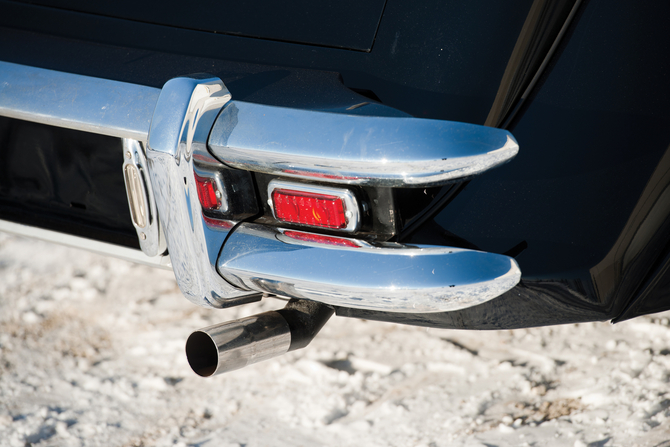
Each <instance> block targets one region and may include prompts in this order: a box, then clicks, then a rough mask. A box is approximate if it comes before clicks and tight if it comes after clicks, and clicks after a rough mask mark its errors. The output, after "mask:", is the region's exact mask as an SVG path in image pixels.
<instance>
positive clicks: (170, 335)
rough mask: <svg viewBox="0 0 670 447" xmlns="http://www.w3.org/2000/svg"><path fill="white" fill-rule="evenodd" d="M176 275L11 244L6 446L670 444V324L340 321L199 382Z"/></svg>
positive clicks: (0, 402)
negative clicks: (475, 327)
mask: <svg viewBox="0 0 670 447" xmlns="http://www.w3.org/2000/svg"><path fill="white" fill-rule="evenodd" d="M281 306H282V302H280V301H278V300H266V301H264V302H262V303H259V304H253V305H247V306H243V307H240V308H234V309H229V310H223V311H219V310H206V309H200V308H198V307H196V306H194V305H192V304H190V303H189V302H188V301H186V300H185V299H184V298H183V297H182V296H181V294H180V292H179V290H178V289H177V287H176V285H175V281H174V278H173V276H172V273H171V272H168V271H162V270H155V269H152V268H149V267H144V266H138V265H133V264H130V263H127V262H124V261H120V260H116V259H112V258H105V257H101V256H97V255H93V254H90V253H87V252H84V251H78V250H74V249H68V248H64V247H60V246H58V245H52V244H46V243H41V242H37V241H31V240H27V239H22V238H17V237H10V236H7V235H2V234H0V446H21V447H23V446H29V445H39V446H83V445H85V446H168V445H178V446H208V447H210V446H224V447H230V446H246V447H252V446H354V445H355V446H424V447H437V446H482V447H483V446H574V447H583V446H591V447H601V446H607V447H611V446H635V445H639V446H656V447H661V446H663V447H666V446H670V442H669V441H667V440H668V439H670V425H669V421H668V418H669V417H670V386H669V384H668V382H669V377H670V326H669V323H668V318H669V316H670V314H668V313H665V314H657V315H652V316H649V317H643V318H638V319H635V320H632V321H628V322H624V323H621V324H618V325H611V324H609V323H591V324H579V325H569V326H558V327H547V328H537V329H530V330H514V331H499V332H467V331H449V330H434V329H431V330H427V329H424V328H416V327H405V326H399V325H393V324H385V323H377V322H369V321H360V320H352V319H344V318H334V319H332V320H331V321H330V322H329V323H328V324H327V325H326V327H325V328H324V330H323V331H322V333H321V334H320V335H319V336H318V337H317V339H316V340H315V341H314V342H313V343H312V344H311V345H310V346H309V347H307V348H306V349H304V350H302V351H297V352H294V353H290V354H288V355H285V356H283V357H280V358H277V359H274V360H270V361H267V362H265V363H261V364H257V365H253V366H251V367H247V368H245V369H243V370H240V371H235V372H232V373H228V374H224V375H222V376H217V377H214V378H209V379H203V378H200V377H198V376H196V375H195V374H193V373H192V372H191V370H190V369H189V367H188V365H187V363H186V359H185V356H184V353H183V345H184V341H185V339H186V338H187V337H188V335H189V334H190V333H191V332H192V331H193V330H195V329H198V328H201V327H203V326H207V325H210V324H214V323H218V322H221V321H225V320H229V319H233V318H238V317H240V316H246V315H250V314H254V313H257V312H258V311H261V310H269V309H274V308H279V307H281Z"/></svg>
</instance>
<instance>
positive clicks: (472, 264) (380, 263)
mask: <svg viewBox="0 0 670 447" xmlns="http://www.w3.org/2000/svg"><path fill="white" fill-rule="evenodd" d="M0 115H2V116H8V117H12V118H17V119H23V120H28V121H35V122H40V123H44V124H49V125H54V126H61V127H67V128H71V129H78V130H83V131H87V132H94V133H100V134H105V135H111V136H116V137H120V138H126V139H130V140H134V141H135V142H136V143H133V142H132V141H127V144H126V146H127V147H133V148H136V149H134V150H139V151H142V149H144V150H145V151H146V160H144V161H141V163H146V166H142V171H146V172H147V177H142V178H141V180H142V181H144V182H146V184H145V191H149V192H150V193H147V194H146V195H145V196H144V197H145V200H147V201H148V202H149V203H147V204H146V209H147V210H151V209H153V210H155V211H153V212H154V213H157V215H158V216H157V217H158V219H156V220H154V222H155V228H153V229H152V231H151V232H145V231H144V230H143V229H142V228H139V227H138V225H136V229H137V231H138V236H139V237H140V238H144V239H141V246H142V247H143V249H144V250H145V253H146V254H148V255H155V254H156V247H161V240H162V239H161V238H163V237H164V238H165V240H166V241H167V249H168V252H169V255H170V259H171V263H172V268H173V270H174V272H175V276H176V278H177V282H178V284H179V287H180V288H181V290H182V292H183V293H184V295H185V296H186V297H187V298H189V299H190V300H191V301H193V302H195V303H197V304H200V305H205V306H210V307H225V306H229V305H233V304H239V303H241V302H246V301H249V300H254V299H258V298H259V294H260V293H265V292H267V293H273V294H278V295H282V296H286V297H293V298H306V299H311V300H315V301H320V302H323V303H327V304H330V305H335V306H343V307H356V308H362V309H374V310H381V311H389V312H441V311H450V310H455V309H461V308H464V307H470V306H474V305H476V304H479V303H482V302H485V301H488V300H490V299H492V298H495V297H496V296H499V295H500V294H502V293H504V292H505V291H507V290H509V289H511V288H512V287H514V285H516V284H517V283H518V282H519V280H520V277H521V272H520V271H519V268H518V265H517V264H516V262H515V261H514V260H513V259H511V258H509V257H507V256H504V255H498V254H492V253H484V252H479V251H474V250H465V249H460V248H453V247H442V246H408V245H403V244H389V243H380V244H370V243H366V242H362V241H356V240H354V239H348V240H350V241H354V243H353V245H354V246H351V245H352V244H349V246H337V245H331V244H328V243H319V242H308V241H305V240H301V239H295V238H291V237H288V236H287V235H286V234H285V233H284V231H283V230H282V228H274V227H269V226H261V225H257V224H252V223H244V220H245V219H246V218H247V217H248V216H251V215H253V214H254V213H255V212H256V211H257V210H258V204H257V203H255V194H254V193H253V181H252V180H251V174H250V171H256V172H264V173H271V174H275V175H278V176H283V177H292V178H299V179H301V180H304V181H309V180H318V181H321V182H328V183H335V184H357V185H371V186H384V187H401V186H404V187H410V186H411V187H418V186H434V185H440V184H444V183H447V182H451V181H455V180H459V179H463V178H465V177H470V176H473V175H477V174H480V173H483V172H485V171H487V170H488V169H491V168H493V167H495V166H497V165H499V164H501V163H505V162H507V161H509V160H511V159H512V158H513V157H514V156H515V155H516V153H517V152H518V145H517V144H516V141H515V140H514V138H513V137H512V136H511V134H509V133H508V132H506V131H504V130H500V129H493V128H488V127H483V126H475V125H471V124H464V123H453V122H446V121H437V120H424V119H417V118H405V117H400V118H399V117H378V116H352V115H347V114H340V113H326V112H314V111H304V110H296V109H286V108H280V107H270V106H264V105H257V104H251V103H244V102H241V101H232V100H231V96H230V94H229V92H228V90H227V89H226V87H225V85H223V82H221V80H219V79H217V78H176V79H173V80H171V81H169V82H168V83H167V84H166V85H165V86H164V87H163V89H162V90H157V89H154V88H150V87H143V86H137V85H132V84H126V83H121V82H116V81H109V80H104V79H97V78H89V77H85V76H78V75H70V74H65V73H60V72H54V71H50V70H42V69H36V68H32V67H24V66H20V65H15V64H8V63H2V62H0ZM139 142H142V143H146V145H141V144H140V143H139ZM137 148H139V149H137ZM140 155H142V154H140ZM131 158H132V160H135V158H134V157H131ZM138 160H143V158H142V157H141V156H140V157H139V158H138ZM119 163H120V165H121V160H119ZM138 163H139V162H138ZM198 163H206V164H208V165H210V166H211V165H215V166H216V165H218V166H219V167H220V169H222V170H225V172H226V177H225V178H226V181H225V182H224V183H226V185H225V188H224V189H225V191H224V194H225V195H226V203H227V204H230V207H229V208H226V209H225V210H223V218H222V219H218V220H216V222H212V220H211V219H208V217H207V216H206V215H204V214H203V211H202V209H201V207H200V203H199V201H198V195H197V192H196V185H195V178H194V169H197V166H198ZM154 217H156V216H154ZM158 251H160V250H158ZM160 256H163V253H159V257H160Z"/></svg>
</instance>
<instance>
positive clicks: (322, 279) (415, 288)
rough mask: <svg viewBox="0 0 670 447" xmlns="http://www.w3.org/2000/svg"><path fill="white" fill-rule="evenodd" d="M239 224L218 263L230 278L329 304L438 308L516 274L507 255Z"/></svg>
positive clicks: (469, 301) (489, 294)
mask: <svg viewBox="0 0 670 447" xmlns="http://www.w3.org/2000/svg"><path fill="white" fill-rule="evenodd" d="M281 236H282V234H281V231H280V230H278V229H275V228H272V227H268V226H264V225H258V224H251V223H243V224H241V225H239V226H238V227H237V228H236V229H235V231H234V232H233V233H232V234H231V235H230V236H229V238H228V240H227V241H226V245H225V246H224V247H223V250H222V251H221V255H220V257H219V261H218V267H219V272H220V273H221V275H222V276H223V277H224V278H226V279H227V280H228V281H229V282H231V283H232V284H236V285H237V286H238V287H247V288H249V289H252V290H258V291H261V292H268V293H274V294H277V295H281V296H287V297H292V298H304V299H310V300H314V301H319V302H322V303H326V304H330V305H333V306H342V307H352V308H357V309H371V310H378V311H385V312H408V313H425V312H446V311H452V310H457V309H463V308H466V307H472V306H476V305H477V304H481V303H483V302H485V301H489V300H491V299H493V298H495V297H497V296H499V295H501V294H502V293H504V292H506V291H508V290H510V289H511V288H512V287H514V286H515V285H516V284H517V283H518V282H519V280H520V279H521V271H520V270H519V266H518V265H517V263H516V261H515V260H514V259H512V258H510V257H508V256H504V255H499V254H494V253H485V252H481V251H475V250H466V249H461V248H453V247H439V246H429V245H417V246H408V245H402V244H394V243H381V244H374V245H372V244H363V245H361V246H360V247H358V248H354V247H342V246H333V245H326V244H318V243H315V242H308V243H303V242H301V241H300V240H297V239H291V238H288V237H281Z"/></svg>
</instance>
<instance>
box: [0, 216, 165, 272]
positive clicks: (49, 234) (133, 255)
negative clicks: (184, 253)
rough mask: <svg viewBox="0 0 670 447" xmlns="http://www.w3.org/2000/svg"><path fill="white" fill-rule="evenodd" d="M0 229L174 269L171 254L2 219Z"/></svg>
mask: <svg viewBox="0 0 670 447" xmlns="http://www.w3.org/2000/svg"><path fill="white" fill-rule="evenodd" d="M0 231H4V232H5V233H11V234H15V235H18V236H24V237H29V238H33V239H39V240H41V241H46V242H53V243H56V244H60V245H65V246H68V247H74V248H81V249H83V250H88V251H91V252H93V253H98V254H101V255H107V256H113V257H115V258H120V259H124V260H126V261H131V262H136V263H138V264H145V265H149V266H151V267H159V268H162V269H166V270H172V265H171V264H170V256H167V255H166V256H154V257H149V256H147V255H145V254H144V253H142V252H141V251H140V250H135V249H133V248H128V247H121V246H119V245H114V244H108V243H106V242H99V241H94V240H92V239H86V238H83V237H79V236H72V235H69V234H63V233H58V232H56V231H51V230H45V229H43V228H37V227H31V226H29V225H23V224H18V223H14V222H8V221H6V220H0Z"/></svg>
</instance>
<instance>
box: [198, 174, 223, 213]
mask: <svg viewBox="0 0 670 447" xmlns="http://www.w3.org/2000/svg"><path fill="white" fill-rule="evenodd" d="M194 175H195V184H196V187H197V189H198V199H200V204H201V205H202V208H203V209H205V210H218V209H219V208H221V199H220V198H219V196H220V194H221V193H220V192H219V190H218V188H217V186H216V182H215V181H214V180H213V179H211V178H207V177H200V176H199V175H198V174H195V173H194Z"/></svg>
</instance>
